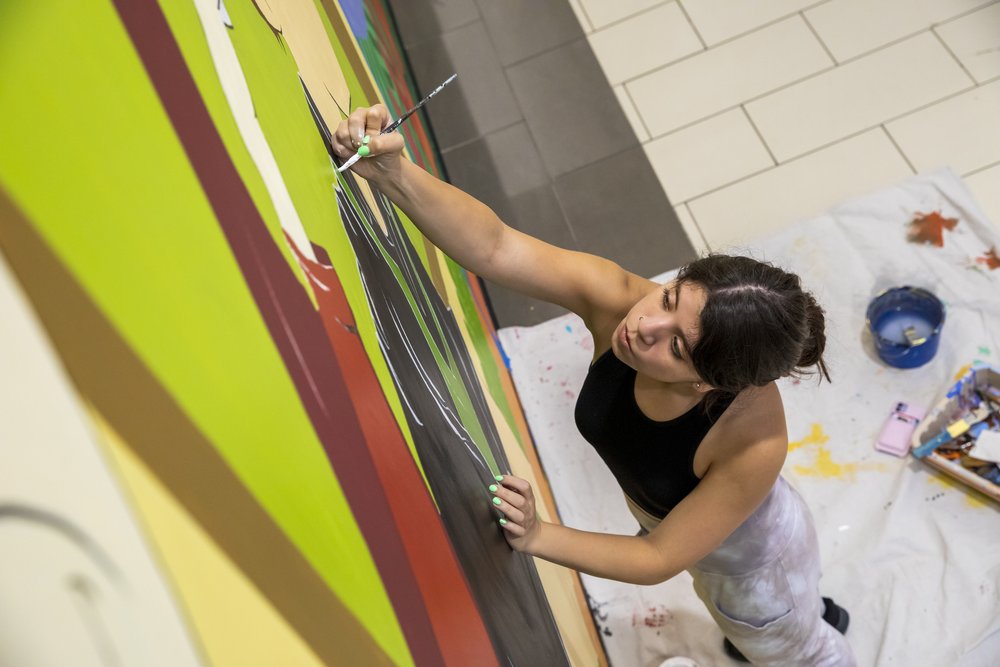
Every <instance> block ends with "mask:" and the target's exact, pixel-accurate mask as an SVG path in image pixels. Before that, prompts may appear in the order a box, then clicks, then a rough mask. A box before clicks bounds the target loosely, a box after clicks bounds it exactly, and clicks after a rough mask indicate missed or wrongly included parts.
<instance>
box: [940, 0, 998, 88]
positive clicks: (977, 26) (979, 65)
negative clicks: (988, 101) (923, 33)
mask: <svg viewBox="0 0 1000 667" xmlns="http://www.w3.org/2000/svg"><path fill="white" fill-rule="evenodd" d="M935 30H936V31H937V34H939V35H941V39H943V40H944V41H945V43H946V44H947V45H948V48H949V49H951V52H952V53H954V54H955V56H957V57H958V59H959V60H961V61H962V64H963V65H965V68H966V69H967V70H969V73H970V74H972V76H973V77H975V79H976V81H979V82H983V81H986V80H987V79H992V78H994V77H996V76H1000V2H996V3H994V4H992V5H990V6H989V7H985V8H983V9H980V10H979V11H978V12H973V13H971V14H968V15H966V16H963V17H962V18H958V19H955V20H954V21H950V22H948V23H945V24H944V25H940V26H938V27H937V28H935Z"/></svg>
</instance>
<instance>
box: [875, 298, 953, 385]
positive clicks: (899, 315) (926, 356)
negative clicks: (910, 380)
mask: <svg viewBox="0 0 1000 667" xmlns="http://www.w3.org/2000/svg"><path fill="white" fill-rule="evenodd" d="M944 316H945V311H944V304H943V303H941V300H940V299H938V298H937V297H936V296H934V295H933V294H931V293H930V292H928V291H927V290H925V289H921V288H919V287H909V286H905V287H894V288H892V289H889V290H886V291H884V292H882V293H881V294H879V295H878V296H877V297H875V298H874V299H873V300H872V302H871V303H870V304H868V313H867V321H868V328H869V329H870V330H871V332H872V337H873V338H874V339H875V350H876V352H878V356H879V358H880V359H881V360H882V361H884V362H885V363H887V364H889V365H890V366H894V367H896V368H916V367H918V366H923V365H924V364H926V363H927V362H928V361H930V360H931V359H933V358H934V354H935V353H936V352H937V349H938V342H939V341H940V340H941V327H943V326H944Z"/></svg>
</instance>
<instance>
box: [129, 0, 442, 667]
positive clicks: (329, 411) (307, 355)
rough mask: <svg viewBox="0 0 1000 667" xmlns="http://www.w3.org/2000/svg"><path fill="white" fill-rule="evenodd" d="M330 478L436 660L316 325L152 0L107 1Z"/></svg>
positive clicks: (401, 612) (401, 610)
mask: <svg viewBox="0 0 1000 667" xmlns="http://www.w3.org/2000/svg"><path fill="white" fill-rule="evenodd" d="M114 4H115V7H116V8H117V10H118V14H119V16H120V17H121V19H122V22H123V23H124V25H125V27H126V29H127V31H128V33H129V36H130V38H131V40H132V43H133V45H134V46H135V48H136V51H137V52H138V53H139V57H140V58H141V59H142V62H143V65H144V66H145V68H146V72H147V74H148V75H149V78H150V80H151V81H152V83H153V86H154V87H155V88H156V91H157V94H158V95H159V97H160V101H161V103H162V104H163V107H164V109H165V111H166V113H167V115H168V116H169V117H170V120H171V123H172V124H173V126H174V129H175V131H176V132H177V136H178V138H179V139H180V141H181V143H182V145H183V146H184V150H185V152H186V153H187V156H188V159H189V160H190V161H191V165H192V167H193V168H194V171H195V173H196V174H197V176H198V179H199V181H200V182H201V185H202V188H203V189H204V191H205V194H206V196H207V197H208V200H209V202H210V204H211V206H212V209H213V210H214V212H215V216H216V218H217V220H218V222H219V225H220V227H221V228H222V231H223V233H224V234H225V236H226V240H227V241H228V242H229V246H230V249H231V250H232V252H233V255H234V256H235V258H236V261H237V263H238V264H239V267H240V270H241V271H242V273H243V276H244V279H245V280H246V283H247V286H248V288H249V289H250V292H251V294H252V295H253V298H254V299H255V301H256V304H257V307H258V309H259V310H260V313H261V316H262V318H263V320H264V322H265V324H266V326H267V328H268V331H269V332H270V334H271V338H272V340H273V341H274V344H275V347H276V348H277V350H278V352H279V353H280V355H281V357H282V359H283V361H284V363H285V367H286V368H287V370H288V374H289V376H290V377H291V379H292V381H293V382H294V384H295V388H296V390H297V391H298V395H299V397H300V399H301V401H302V404H303V406H304V408H305V410H306V413H307V414H308V415H309V419H310V421H311V423H312V425H313V428H314V429H315V431H316V434H317V436H318V438H319V440H320V442H321V443H322V445H323V448H324V450H325V451H326V455H327V457H328V458H329V460H330V463H331V465H332V467H333V469H334V471H335V472H336V474H337V479H338V481H339V482H340V485H341V488H342V489H343V491H344V494H345V496H346V497H347V501H348V503H349V504H350V506H351V510H352V512H353V513H354V517H355V519H356V520H357V522H358V525H359V527H360V529H361V533H362V535H363V536H364V538H365V541H366V542H367V543H368V547H369V549H370V550H371V554H372V557H373V559H374V561H375V565H376V567H377V568H378V571H379V574H380V575H381V577H382V582H383V583H384V585H385V589H386V592H387V593H388V595H389V599H390V600H391V602H392V606H393V609H394V610H395V612H396V616H397V618H398V620H399V624H400V627H401V628H402V630H403V634H404V636H405V638H406V642H407V644H408V646H409V649H410V651H411V653H412V655H413V658H414V660H415V661H416V663H417V664H418V665H440V664H443V658H442V655H441V652H440V649H439V647H438V645H437V643H436V641H435V636H434V633H433V628H432V626H431V623H430V620H429V618H428V614H427V610H426V608H425V607H424V605H423V598H422V596H421V595H420V589H419V587H418V585H417V582H416V577H415V575H414V572H413V569H412V567H411V566H410V563H409V561H408V560H407V558H406V551H405V549H404V548H403V543H402V540H401V539H400V536H399V534H398V533H397V532H396V531H395V529H394V521H393V515H392V512H391V510H390V508H389V504H388V501H387V500H386V497H385V493H384V489H383V488H382V484H381V480H380V479H379V476H378V474H377V472H376V470H375V466H374V464H373V462H372V459H371V455H370V453H369V451H368V447H367V444H366V443H365V441H364V436H363V434H362V432H361V428H360V425H359V424H358V420H357V415H356V414H355V413H354V410H353V406H352V405H351V400H350V395H349V393H348V391H347V387H346V385H345V382H344V377H343V375H342V373H341V369H340V367H339V365H338V363H337V359H336V357H335V356H334V355H333V354H331V350H330V342H329V340H328V339H327V337H326V333H325V330H324V328H323V323H322V321H321V320H320V318H319V316H318V315H317V313H316V311H315V310H314V309H313V306H312V303H311V302H310V300H309V298H308V296H307V294H306V292H305V291H304V290H303V289H302V286H301V284H299V283H298V281H297V280H296V279H295V276H294V275H293V273H292V271H291V268H290V267H289V266H288V263H287V262H286V261H285V259H284V257H283V256H282V254H281V252H280V251H279V250H278V247H277V246H276V245H275V243H274V241H273V239H272V238H271V236H270V233H269V231H268V229H267V227H266V225H265V223H264V220H263V219H262V218H261V216H260V213H259V211H257V208H256V207H255V206H254V203H253V200H252V199H251V198H250V194H249V193H248V192H247V190H246V186H245V185H244V183H243V181H242V179H241V178H240V176H239V173H238V172H237V171H236V168H235V166H234V165H233V162H232V159H231V158H230V156H229V153H228V152H227V151H226V147H225V145H224V144H223V142H222V138H221V137H220V136H219V134H218V131H217V130H216V128H215V125H214V124H213V122H212V119H211V117H210V116H209V113H208V110H207V109H206V108H205V105H204V102H203V101H202V99H201V96H200V94H199V93H198V89H197V87H196V86H195V83H194V79H193V78H192V76H191V73H190V72H189V71H188V68H187V65H186V64H185V62H184V58H183V56H182V55H181V52H180V48H179V47H178V45H177V42H176V40H175V39H174V36H173V34H172V33H171V32H170V27H169V26H168V24H167V21H166V18H165V17H164V15H163V13H162V11H161V10H160V7H159V5H158V4H157V3H156V1H155V0H114Z"/></svg>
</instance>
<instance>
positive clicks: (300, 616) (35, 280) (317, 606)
mask: <svg viewBox="0 0 1000 667" xmlns="http://www.w3.org/2000/svg"><path fill="white" fill-rule="evenodd" d="M0 249H2V250H3V252H4V254H5V256H6V258H7V261H8V262H9V263H10V265H11V268H12V269H13V270H14V273H15V274H16V275H17V277H18V280H20V282H21V285H22V287H23V288H24V290H25V292H26V293H27V295H28V298H29V299H30V300H31V302H32V305H33V306H34V309H35V311H36V312H37V313H38V316H39V318H40V319H41V321H42V324H43V325H44V326H45V329H46V331H47V332H48V335H49V337H50V338H51V340H52V342H53V344H54V346H55V348H56V349H57V350H58V352H59V355H60V357H61V359H62V362H63V364H64V365H65V367H66V370H67V371H68V372H69V375H70V377H72V379H73V382H74V384H75V385H76V387H77V389H78V390H79V391H80V394H81V395H82V396H84V397H85V398H86V399H87V400H88V401H90V402H91V403H92V404H93V405H94V407H95V408H96V409H97V410H98V412H100V413H101V414H102V415H103V416H104V418H105V419H106V420H107V421H108V423H110V424H111V425H112V426H113V427H114V429H115V430H116V431H117V432H118V433H119V434H121V436H122V440H123V441H124V442H125V443H126V444H127V445H128V446H129V448H130V449H132V451H134V452H135V453H136V455H137V456H138V457H139V458H140V459H141V460H142V461H143V462H144V463H145V464H146V466H148V467H149V469H150V470H151V471H152V472H153V473H154V474H155V475H156V476H157V477H158V478H159V480H160V481H161V482H162V483H163V485H164V486H165V487H166V488H168V489H169V490H170V492H171V493H173V495H174V496H175V497H176V498H177V500H178V501H179V502H180V503H181V504H182V505H183V506H184V508H185V509H186V510H187V512H188V513H189V514H190V515H191V516H192V517H193V518H194V519H195V520H196V521H197V522H198V524H199V525H200V526H201V527H202V528H203V529H204V530H205V532H206V533H207V534H208V535H210V536H211V538H212V539H213V540H214V541H215V543H216V544H218V545H219V547H220V548H221V549H222V550H223V551H224V552H225V554H226V555H227V556H228V557H229V559H230V560H231V561H232V562H233V563H234V564H235V565H236V567H238V568H239V569H240V570H241V571H242V572H243V573H244V574H245V575H246V576H247V578H248V579H249V580H250V581H252V582H253V584H254V586H256V587H257V589H258V590H260V592H261V593H262V594H263V595H264V596H265V597H266V598H267V599H268V600H270V602H271V604H272V605H274V607H275V609H276V610H277V611H278V613H280V614H281V615H282V616H283V617H284V618H285V619H286V620H287V621H288V623H289V624H290V626H291V627H292V628H293V629H294V630H295V632H297V633H298V634H299V636H301V637H302V639H303V640H304V641H305V642H306V643H307V644H309V646H310V647H311V648H312V650H313V651H314V652H315V653H316V655H317V656H319V658H320V659H321V660H323V661H324V662H325V663H327V664H330V665H342V664H347V665H393V662H392V660H390V659H389V657H388V656H387V655H386V654H385V652H384V651H383V650H382V649H381V647H379V645H378V644H377V643H376V642H375V640H374V639H373V638H372V636H371V635H370V634H369V633H368V631H367V630H366V629H365V628H364V626H362V625H361V624H360V623H359V622H358V620H357V618H355V617H354V615H353V614H352V613H351V612H350V611H349V610H348V609H347V608H346V607H344V605H343V603H342V602H341V601H340V600H339V599H338V598H337V597H336V595H334V594H333V592H332V591H331V590H330V588H329V586H327V584H326V582H324V581H323V579H322V578H321V577H320V576H319V575H318V574H317V573H316V571H315V570H314V569H313V568H312V566H311V565H310V564H309V562H308V561H307V560H306V559H305V558H304V557H303V556H302V554H301V553H300V552H299V550H298V548H297V547H296V546H295V545H294V544H293V543H292V542H291V541H290V540H289V539H288V537H287V536H286V535H285V533H284V532H283V531H282V530H281V528H280V527H279V526H278V525H277V524H275V522H274V521H273V520H272V519H271V517H270V516H269V515H268V514H267V512H266V511H265V510H264V508H263V507H261V506H260V504H259V503H258V502H257V500H256V499H255V498H254V497H253V495H252V494H251V493H250V492H249V491H248V490H247V489H246V487H244V486H243V484H242V483H241V482H240V480H239V478H237V477H236V475H235V474H234V473H233V471H232V470H230V468H229V466H228V465H226V463H225V461H224V460H223V459H222V457H221V456H220V455H219V454H218V452H217V451H216V450H215V448H214V447H213V446H212V443H210V442H209V441H208V440H207V439H206V438H205V436H204V434H203V433H202V432H201V431H199V430H198V428H197V427H196V426H195V425H194V424H193V423H192V422H191V421H190V419H188V417H187V415H186V414H185V413H184V411H183V410H182V409H181V408H180V406H179V405H178V404H177V402H176V401H175V400H174V398H173V397H172V396H171V395H170V394H169V393H168V392H167V391H166V390H165V389H164V388H163V387H162V386H161V385H160V384H159V382H158V381H157V380H156V378H155V377H154V376H153V375H152V373H150V371H149V369H148V368H147V367H146V366H145V365H144V364H143V363H142V361H140V360H139V358H138V357H136V355H135V353H134V352H133V351H132V349H131V348H130V347H129V345H128V344H127V343H126V342H125V341H124V340H123V339H122V337H121V335H120V334H119V333H118V331H117V330H115V328H114V326H113V325H112V324H111V323H110V322H108V320H107V319H106V318H105V317H104V315H103V314H102V313H101V312H100V310H99V309H98V308H97V306H96V305H95V304H94V303H93V301H91V300H90V297H89V296H88V295H87V294H86V293H85V292H84V290H83V289H82V288H81V287H80V285H79V284H78V283H77V282H76V280H75V279H74V278H73V276H72V275H70V273H69V272H68V271H67V269H66V267H65V266H63V265H62V263H61V262H60V261H59V259H58V258H57V257H56V256H55V254H54V253H53V252H52V250H51V249H50V248H49V247H48V246H47V245H46V244H45V242H44V241H43V240H42V239H41V237H40V236H39V235H38V233H37V232H36V230H35V229H34V228H33V227H32V226H31V224H30V223H29V222H28V221H27V220H26V219H25V218H24V216H23V215H22V214H21V212H20V211H19V210H18V209H17V208H16V207H15V206H14V205H13V204H12V203H11V202H10V200H9V199H8V198H7V196H6V195H5V193H4V192H3V190H2V189H0ZM234 622H239V619H234Z"/></svg>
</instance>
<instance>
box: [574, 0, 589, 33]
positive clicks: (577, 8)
mask: <svg viewBox="0 0 1000 667" xmlns="http://www.w3.org/2000/svg"><path fill="white" fill-rule="evenodd" d="M569 6H570V7H572V8H573V13H574V14H576V20H577V21H579V22H580V27H581V28H583V33H584V34H585V35H589V34H590V33H591V32H593V31H594V27H593V26H592V25H590V18H589V17H588V16H587V13H586V12H585V11H583V6H582V5H581V4H580V0H569Z"/></svg>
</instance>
